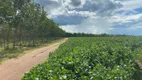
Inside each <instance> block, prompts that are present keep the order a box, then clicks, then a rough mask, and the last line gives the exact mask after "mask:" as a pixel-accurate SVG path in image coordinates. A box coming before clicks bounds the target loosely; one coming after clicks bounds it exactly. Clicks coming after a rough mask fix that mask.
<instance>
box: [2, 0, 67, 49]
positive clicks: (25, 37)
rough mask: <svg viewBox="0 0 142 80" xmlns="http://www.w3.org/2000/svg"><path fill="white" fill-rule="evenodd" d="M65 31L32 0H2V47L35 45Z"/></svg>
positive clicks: (60, 35) (63, 33)
mask: <svg viewBox="0 0 142 80" xmlns="http://www.w3.org/2000/svg"><path fill="white" fill-rule="evenodd" d="M64 35H65V31H63V30H62V29H60V28H59V27H58V25H57V24H56V23H55V22H54V21H53V20H51V19H49V18H47V13H46V12H45V11H44V8H43V7H41V6H40V5H39V4H38V3H35V2H33V1H31V0H0V47H2V48H10V47H11V46H12V48H16V47H17V46H35V45H38V44H41V43H44V42H47V41H48V40H49V39H53V38H57V37H62V36H64Z"/></svg>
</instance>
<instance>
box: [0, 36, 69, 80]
mask: <svg viewBox="0 0 142 80" xmlns="http://www.w3.org/2000/svg"><path fill="white" fill-rule="evenodd" d="M66 40H67V39H64V40H63V41H60V42H57V43H54V44H52V45H50V46H47V47H43V48H40V49H36V50H34V51H32V52H29V53H26V54H25V55H23V56H21V57H19V58H14V59H10V60H8V61H6V62H5V63H3V64H0V80H20V79H21V78H22V76H23V74H24V73H25V72H28V71H29V70H30V69H31V68H32V67H34V66H36V65H37V64H40V63H42V62H43V61H45V60H47V57H48V55H49V53H50V52H53V51H55V50H56V49H57V48H58V47H59V45H60V44H62V43H64V42H65V41H66Z"/></svg>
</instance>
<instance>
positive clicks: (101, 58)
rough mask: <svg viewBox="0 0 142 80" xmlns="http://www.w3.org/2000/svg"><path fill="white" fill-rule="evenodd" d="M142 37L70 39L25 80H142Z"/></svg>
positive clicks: (24, 78) (28, 74)
mask: <svg viewBox="0 0 142 80" xmlns="http://www.w3.org/2000/svg"><path fill="white" fill-rule="evenodd" d="M141 55H142V37H78V38H69V40H68V41H67V42H65V43H64V44H62V45H61V46H60V47H59V48H58V49H57V50H56V51H55V52H53V53H51V54H50V56H49V58H48V60H47V62H44V63H42V64H39V65H38V66H36V67H34V68H32V69H31V71H30V72H27V73H25V75H24V77H23V78H22V80H142V70H141V69H140V67H139V66H138V65H137V64H136V60H139V61H141V62H142V56H141Z"/></svg>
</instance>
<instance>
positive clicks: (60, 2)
mask: <svg viewBox="0 0 142 80" xmlns="http://www.w3.org/2000/svg"><path fill="white" fill-rule="evenodd" d="M35 1H36V2H37V3H39V4H41V6H43V7H44V9H45V11H46V12H47V16H48V17H49V18H51V19H53V20H54V21H55V22H56V23H57V24H59V27H60V28H62V29H63V30H65V31H66V32H71V33H77V32H80V33H81V32H84V33H92V34H101V33H107V34H127V35H142V0H35Z"/></svg>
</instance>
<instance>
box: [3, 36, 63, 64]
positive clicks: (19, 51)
mask: <svg viewBox="0 0 142 80" xmlns="http://www.w3.org/2000/svg"><path fill="white" fill-rule="evenodd" d="M63 39H64V38H61V39H55V40H51V41H48V42H47V43H44V44H41V45H38V46H35V47H17V48H15V49H12V48H9V49H3V48H0V64H1V63H3V62H5V61H6V60H8V59H11V58H17V57H19V56H22V55H24V54H26V53H28V52H31V51H33V50H36V49H38V48H42V47H45V46H49V45H52V44H54V43H56V42H60V41H62V40H63Z"/></svg>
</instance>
